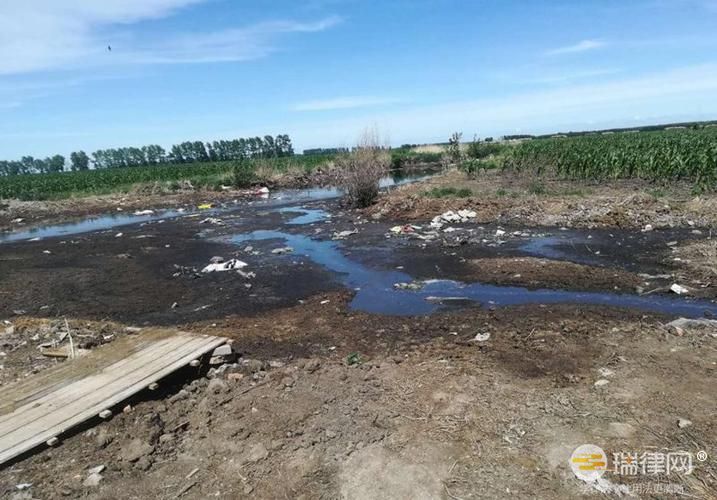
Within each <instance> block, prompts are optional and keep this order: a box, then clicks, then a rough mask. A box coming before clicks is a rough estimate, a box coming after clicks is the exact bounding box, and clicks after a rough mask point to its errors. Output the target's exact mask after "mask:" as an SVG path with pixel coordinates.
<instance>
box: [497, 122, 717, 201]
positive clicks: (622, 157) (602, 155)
mask: <svg viewBox="0 0 717 500" xmlns="http://www.w3.org/2000/svg"><path fill="white" fill-rule="evenodd" d="M503 166H504V167H505V168H511V169H516V170H529V171H533V172H536V173H538V174H540V173H543V172H550V173H554V174H557V175H558V176H560V177H565V178H573V179H598V180H599V179H622V178H638V179H647V180H651V181H674V180H684V181H689V182H692V183H693V184H694V185H695V187H696V188H698V189H699V190H714V189H715V188H716V187H717V128H714V127H710V128H704V129H699V130H688V129H685V130H665V131H660V132H639V133H638V132H623V133H615V134H608V135H597V134H596V135H586V136H580V137H556V138H550V139H538V140H531V141H526V142H523V143H521V144H519V145H518V146H516V147H514V148H513V149H512V150H511V151H510V152H509V153H508V154H507V155H506V157H505V159H504V163H503Z"/></svg>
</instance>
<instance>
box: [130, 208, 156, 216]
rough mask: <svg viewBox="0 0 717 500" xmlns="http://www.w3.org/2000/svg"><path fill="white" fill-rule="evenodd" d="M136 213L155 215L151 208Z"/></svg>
mask: <svg viewBox="0 0 717 500" xmlns="http://www.w3.org/2000/svg"><path fill="white" fill-rule="evenodd" d="M134 214H135V215H153V214H154V210H149V209H148V210H137V211H136V212H135V213H134Z"/></svg>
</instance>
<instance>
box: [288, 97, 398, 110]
mask: <svg viewBox="0 0 717 500" xmlns="http://www.w3.org/2000/svg"><path fill="white" fill-rule="evenodd" d="M396 102H398V100H397V99H391V98H386V97H371V96H352V97H335V98H331V99H318V100H314V101H304V102H299V103H297V104H295V105H294V106H293V107H292V109H293V110H294V111H332V110H337V109H352V108H366V107H370V106H381V105H385V104H394V103H396Z"/></svg>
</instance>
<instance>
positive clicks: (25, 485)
mask: <svg viewBox="0 0 717 500" xmlns="http://www.w3.org/2000/svg"><path fill="white" fill-rule="evenodd" d="M30 486H32V483H20V484H16V485H15V489H18V490H20V491H22V490H26V489H28V488H29V487H30Z"/></svg>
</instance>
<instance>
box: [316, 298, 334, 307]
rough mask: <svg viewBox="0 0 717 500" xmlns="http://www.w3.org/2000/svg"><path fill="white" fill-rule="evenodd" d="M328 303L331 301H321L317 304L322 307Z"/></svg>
mask: <svg viewBox="0 0 717 500" xmlns="http://www.w3.org/2000/svg"><path fill="white" fill-rule="evenodd" d="M329 302H331V301H330V300H328V299H327V300H322V301H321V302H319V304H321V305H322V306H323V305H324V304H328V303H329Z"/></svg>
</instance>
